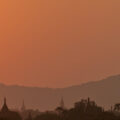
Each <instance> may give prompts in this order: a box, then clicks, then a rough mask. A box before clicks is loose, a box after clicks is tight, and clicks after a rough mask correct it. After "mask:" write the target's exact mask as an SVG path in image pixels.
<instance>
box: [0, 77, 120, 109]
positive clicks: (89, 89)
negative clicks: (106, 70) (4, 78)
mask: <svg viewBox="0 0 120 120" xmlns="http://www.w3.org/2000/svg"><path fill="white" fill-rule="evenodd" d="M119 91H120V75H114V76H110V77H107V78H105V79H102V80H100V81H92V82H89V83H86V84H81V85H77V86H71V87H66V88H41V87H26V86H19V85H4V84H2V83H1V84H0V101H2V100H3V97H5V96H6V97H7V99H8V101H7V102H8V105H9V106H10V107H11V108H15V107H17V108H19V109H20V107H21V105H22V101H23V100H24V101H25V104H26V107H27V108H33V109H39V110H41V111H44V110H53V109H55V107H57V106H58V105H59V102H60V99H61V97H63V98H64V101H65V105H66V107H68V108H69V107H72V106H73V105H74V103H75V102H77V101H80V99H82V98H85V99H86V98H87V97H90V98H91V99H92V100H95V101H96V103H97V104H98V105H101V106H103V107H104V108H107V109H109V108H110V107H111V105H114V104H115V103H117V102H120V95H119Z"/></svg>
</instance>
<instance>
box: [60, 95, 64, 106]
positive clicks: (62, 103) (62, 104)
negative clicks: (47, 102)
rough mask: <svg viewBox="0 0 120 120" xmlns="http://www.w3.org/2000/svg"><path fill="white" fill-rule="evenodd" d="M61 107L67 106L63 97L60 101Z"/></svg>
mask: <svg viewBox="0 0 120 120" xmlns="http://www.w3.org/2000/svg"><path fill="white" fill-rule="evenodd" d="M60 107H61V108H64V107H65V105H64V100H63V97H62V98H61V101H60Z"/></svg>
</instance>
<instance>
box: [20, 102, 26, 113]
mask: <svg viewBox="0 0 120 120" xmlns="http://www.w3.org/2000/svg"><path fill="white" fill-rule="evenodd" d="M25 110H26V107H25V103H24V100H23V103H22V107H21V111H22V112H24V111H25Z"/></svg>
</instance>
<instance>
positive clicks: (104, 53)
mask: <svg viewBox="0 0 120 120" xmlns="http://www.w3.org/2000/svg"><path fill="white" fill-rule="evenodd" d="M119 73H120V0H0V82H2V83H6V84H20V85H28V86H42V87H65V86H70V85H75V84H81V83H83V82H87V81H93V80H99V79H101V78H104V77H106V76H109V75H113V74H119Z"/></svg>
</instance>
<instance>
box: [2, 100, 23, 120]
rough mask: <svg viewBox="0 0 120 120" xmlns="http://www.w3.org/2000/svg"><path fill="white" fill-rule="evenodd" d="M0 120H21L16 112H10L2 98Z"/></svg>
mask: <svg viewBox="0 0 120 120" xmlns="http://www.w3.org/2000/svg"><path fill="white" fill-rule="evenodd" d="M0 120H22V118H21V117H20V115H19V114H18V113H17V112H14V111H11V110H10V109H9V108H8V106H7V103H6V98H4V104H3V106H2V109H1V111H0Z"/></svg>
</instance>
